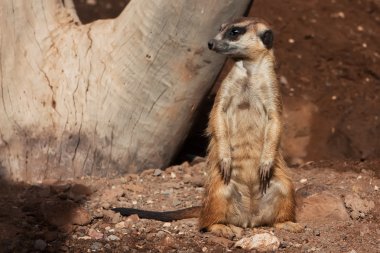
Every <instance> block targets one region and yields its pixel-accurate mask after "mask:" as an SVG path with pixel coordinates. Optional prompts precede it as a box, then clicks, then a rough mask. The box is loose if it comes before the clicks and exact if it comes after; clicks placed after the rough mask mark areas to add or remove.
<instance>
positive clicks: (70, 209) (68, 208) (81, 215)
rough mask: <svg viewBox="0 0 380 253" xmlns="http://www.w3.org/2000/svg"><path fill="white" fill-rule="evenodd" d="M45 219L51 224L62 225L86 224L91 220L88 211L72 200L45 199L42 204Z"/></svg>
mask: <svg viewBox="0 0 380 253" xmlns="http://www.w3.org/2000/svg"><path fill="white" fill-rule="evenodd" d="M42 213H43V215H44V217H45V220H46V221H48V222H49V223H50V224H51V225H54V226H57V227H64V226H67V225H70V224H76V225H87V224H88V223H90V222H91V219H92V217H91V215H90V213H89V212H88V211H87V210H86V209H84V208H83V207H80V206H79V205H78V204H76V203H74V202H72V201H67V200H65V201H57V200H52V201H46V202H44V203H43V204H42Z"/></svg>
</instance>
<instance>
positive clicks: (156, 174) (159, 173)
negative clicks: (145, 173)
mask: <svg viewBox="0 0 380 253" xmlns="http://www.w3.org/2000/svg"><path fill="white" fill-rule="evenodd" d="M161 174H162V170H160V169H155V170H154V172H153V175H154V176H156V177H158V176H160V175H161Z"/></svg>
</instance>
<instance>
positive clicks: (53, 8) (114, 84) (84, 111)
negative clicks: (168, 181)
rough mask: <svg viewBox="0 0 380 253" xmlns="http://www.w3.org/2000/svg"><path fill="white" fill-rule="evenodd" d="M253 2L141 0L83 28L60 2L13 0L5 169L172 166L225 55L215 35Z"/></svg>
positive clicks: (110, 172) (0, 17)
mask: <svg viewBox="0 0 380 253" xmlns="http://www.w3.org/2000/svg"><path fill="white" fill-rule="evenodd" d="M69 2H71V1H68V2H67V3H69ZM249 2H250V1H249V0H239V1H231V0H212V1H204V0H192V1H188V0H172V1H169V0H155V1H152V0H135V1H131V3H130V4H129V5H128V6H127V7H126V8H125V10H124V11H123V12H122V13H121V15H120V16H119V17H118V18H116V19H112V20H101V21H96V22H94V23H90V24H88V25H81V24H80V23H79V22H77V17H76V14H75V12H74V9H73V8H65V6H64V5H63V4H62V1H61V0H33V1H25V0H13V1H12V0H2V1H1V2H0V21H1V23H0V27H1V31H0V36H1V45H0V53H1V55H0V83H1V87H0V88H1V89H0V95H1V96H0V98H1V102H0V137H1V138H0V162H1V167H0V172H1V173H2V174H3V175H4V176H6V177H8V178H11V179H14V180H25V181H30V182H38V181H41V180H43V179H44V178H62V179H66V178H76V177H81V176H85V175H93V176H114V175H118V174H120V173H125V172H136V171H140V170H142V169H145V168H149V167H164V166H166V165H167V164H168V163H169V162H170V160H171V159H172V157H173V155H174V154H175V153H176V150H177V149H178V147H179V146H180V145H181V143H182V142H183V140H184V138H185V137H186V134H187V132H188V130H189V127H190V125H191V122H192V120H193V116H194V111H195V110H196V109H197V106H198V105H199V102H200V100H201V99H202V97H203V96H204V95H205V93H206V92H207V90H208V89H209V88H210V87H211V85H212V84H213V81H214V79H215V76H216V75H217V73H218V71H219V69H220V67H221V66H222V64H223V61H224V58H223V57H220V56H218V55H217V54H214V53H211V52H209V51H208V50H207V41H208V39H210V38H211V37H212V36H213V35H214V34H215V33H216V31H217V29H218V26H219V24H220V23H222V22H225V21H226V20H229V19H231V18H232V17H237V16H240V15H241V14H243V13H244V10H245V9H246V7H247V6H248V4H249Z"/></svg>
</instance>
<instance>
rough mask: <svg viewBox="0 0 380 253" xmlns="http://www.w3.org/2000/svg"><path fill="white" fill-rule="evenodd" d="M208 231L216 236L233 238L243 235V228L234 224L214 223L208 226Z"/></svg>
mask: <svg viewBox="0 0 380 253" xmlns="http://www.w3.org/2000/svg"><path fill="white" fill-rule="evenodd" d="M208 231H209V232H211V233H213V234H214V235H216V236H220V237H225V238H228V239H233V238H235V237H241V235H242V232H243V229H242V228H239V227H236V226H234V225H224V224H213V225H211V226H210V227H209V228H208Z"/></svg>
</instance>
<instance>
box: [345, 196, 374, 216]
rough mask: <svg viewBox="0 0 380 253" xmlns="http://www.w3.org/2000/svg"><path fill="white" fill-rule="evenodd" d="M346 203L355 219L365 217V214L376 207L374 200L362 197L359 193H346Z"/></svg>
mask: <svg viewBox="0 0 380 253" xmlns="http://www.w3.org/2000/svg"><path fill="white" fill-rule="evenodd" d="M344 203H345V205H346V207H347V209H348V210H349V211H350V216H351V217H352V218H353V219H358V218H359V217H365V215H367V213H368V212H369V211H371V210H372V209H373V208H374V207H375V203H374V202H373V201H372V200H370V201H368V200H365V199H361V198H360V197H359V195H357V194H349V195H346V196H345V198H344Z"/></svg>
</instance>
